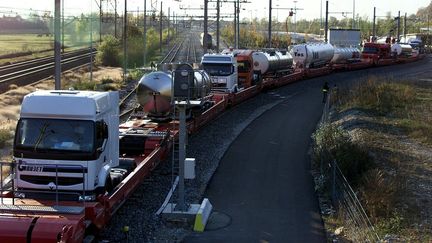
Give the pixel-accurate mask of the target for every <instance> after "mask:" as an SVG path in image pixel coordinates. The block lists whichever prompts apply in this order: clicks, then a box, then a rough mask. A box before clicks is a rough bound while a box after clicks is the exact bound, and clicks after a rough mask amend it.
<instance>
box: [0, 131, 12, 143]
mask: <svg viewBox="0 0 432 243" xmlns="http://www.w3.org/2000/svg"><path fill="white" fill-rule="evenodd" d="M11 138H12V134H11V133H10V131H9V130H8V129H4V128H2V129H0V148H3V147H4V146H5V145H6V143H7V142H8V141H9V140H10V139H11Z"/></svg>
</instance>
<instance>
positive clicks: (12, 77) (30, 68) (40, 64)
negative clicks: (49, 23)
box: [0, 48, 96, 93]
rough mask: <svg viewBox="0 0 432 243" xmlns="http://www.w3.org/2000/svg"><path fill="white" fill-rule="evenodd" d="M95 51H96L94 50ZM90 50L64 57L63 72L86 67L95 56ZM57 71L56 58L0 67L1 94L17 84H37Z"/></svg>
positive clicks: (64, 55)
mask: <svg viewBox="0 0 432 243" xmlns="http://www.w3.org/2000/svg"><path fill="white" fill-rule="evenodd" d="M93 51H94V49H93ZM95 54H96V52H93V53H91V52H90V49H89V48H86V49H81V50H77V51H73V52H68V53H65V54H63V55H62V61H61V69H62V71H65V70H70V69H72V68H75V67H78V66H81V65H84V64H86V63H89V62H90V56H91V55H93V57H94V56H95ZM54 69H55V62H54V57H45V58H38V59H33V60H28V61H23V62H18V63H14V64H10V65H5V66H1V67H0V93H4V92H6V91H7V90H9V86H10V85H12V84H16V85H18V86H24V85H28V84H32V83H35V82H37V81H39V80H41V79H44V78H48V77H50V76H52V75H53V73H54Z"/></svg>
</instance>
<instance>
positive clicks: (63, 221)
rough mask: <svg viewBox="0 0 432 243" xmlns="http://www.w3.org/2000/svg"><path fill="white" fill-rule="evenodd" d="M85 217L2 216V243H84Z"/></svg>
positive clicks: (0, 230)
mask: <svg viewBox="0 0 432 243" xmlns="http://www.w3.org/2000/svg"><path fill="white" fill-rule="evenodd" d="M84 235H85V224H84V217H83V215H82V216H74V217H67V216H62V215H55V216H54V215H52V216H51V215H14V214H10V215H6V214H3V213H2V214H1V215H0V242H14V243H15V242H16V243H21V242H22V243H28V242H31V243H45V242H63V243H75V242H82V241H83V239H84Z"/></svg>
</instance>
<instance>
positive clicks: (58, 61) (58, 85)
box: [54, 0, 61, 90]
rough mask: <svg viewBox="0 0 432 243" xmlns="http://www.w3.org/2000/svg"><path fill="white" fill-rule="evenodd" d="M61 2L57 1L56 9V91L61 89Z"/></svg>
mask: <svg viewBox="0 0 432 243" xmlns="http://www.w3.org/2000/svg"><path fill="white" fill-rule="evenodd" d="M60 5H61V4H60V0H55V7H54V58H55V89H56V90H59V89H61V80H60V78H61V77H60V75H61V50H60Z"/></svg>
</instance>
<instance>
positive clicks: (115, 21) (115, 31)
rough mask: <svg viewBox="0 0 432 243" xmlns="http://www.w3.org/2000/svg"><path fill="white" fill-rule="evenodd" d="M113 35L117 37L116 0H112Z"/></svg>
mask: <svg viewBox="0 0 432 243" xmlns="http://www.w3.org/2000/svg"><path fill="white" fill-rule="evenodd" d="M114 37H115V38H117V0H114Z"/></svg>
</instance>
